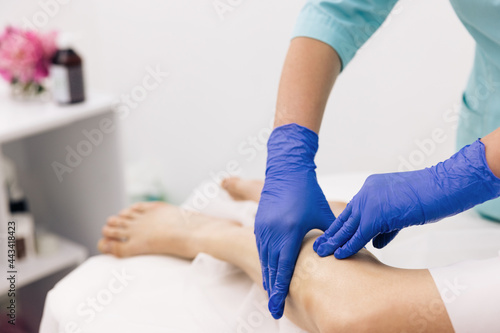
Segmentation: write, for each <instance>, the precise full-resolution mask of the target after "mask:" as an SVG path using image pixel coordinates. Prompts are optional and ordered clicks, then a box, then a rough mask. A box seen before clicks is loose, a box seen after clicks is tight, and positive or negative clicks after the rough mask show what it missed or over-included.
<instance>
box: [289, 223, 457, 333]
mask: <svg viewBox="0 0 500 333" xmlns="http://www.w3.org/2000/svg"><path fill="white" fill-rule="evenodd" d="M320 234H321V233H320V232H317V231H313V232H311V233H309V234H308V235H307V236H306V238H305V240H304V242H303V246H302V250H301V253H300V255H299V258H298V260H297V265H296V268H295V272H294V276H293V279H292V283H291V285H290V294H289V296H290V297H288V299H287V303H286V307H285V314H286V315H287V316H288V317H289V318H291V319H292V320H293V318H294V316H295V317H297V320H301V321H302V322H304V323H305V324H306V325H307V327H315V328H316V330H317V331H320V332H321V331H326V332H328V331H334V330H335V331H350V332H352V331H353V330H355V331H357V332H362V331H370V332H376V331H381V332H391V331H396V332H401V331H407V332H419V331H420V332H421V331H440V332H446V331H451V332H452V329H451V323H450V321H449V318H448V315H447V313H446V309H445V307H444V304H443V302H442V300H441V297H440V296H439V293H438V290H437V288H436V286H435V284H434V282H433V280H432V277H431V275H430V274H429V272H428V270H404V269H397V268H393V267H389V266H387V265H384V264H382V263H380V262H379V261H378V260H377V259H376V258H375V257H374V256H373V255H372V254H371V253H370V252H368V251H367V250H365V249H363V250H361V251H360V252H359V253H357V254H356V255H354V256H352V257H351V258H348V259H344V260H337V259H335V257H333V256H329V257H325V258H321V257H319V256H318V255H317V254H316V253H315V252H314V250H313V248H312V245H313V243H314V240H315V239H316V238H317V237H318V236H319V235H320ZM298 324H299V325H300V323H298ZM301 326H302V325H301Z"/></svg>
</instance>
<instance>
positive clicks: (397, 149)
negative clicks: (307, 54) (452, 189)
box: [0, 0, 472, 203]
mask: <svg viewBox="0 0 500 333" xmlns="http://www.w3.org/2000/svg"><path fill="white" fill-rule="evenodd" d="M54 1H56V0H41V1H40V3H41V4H46V3H54ZM66 1H67V2H68V4H64V5H62V4H61V5H58V7H59V8H56V7H54V6H52V7H50V8H51V10H52V13H51V14H53V15H52V17H49V16H48V15H45V17H48V18H49V19H48V23H47V24H46V25H45V24H40V23H43V20H40V19H41V18H43V16H44V15H43V14H40V12H42V13H43V9H42V6H41V5H40V3H39V2H38V1H23V2H22V4H21V3H20V2H13V1H9V2H6V1H3V2H1V3H0V12H1V13H2V16H1V17H0V26H4V25H5V24H7V23H12V24H22V22H23V20H24V18H27V19H29V20H30V21H33V16H35V18H37V19H38V21H37V22H35V23H38V24H39V25H43V26H44V29H51V28H57V29H60V30H65V31H73V32H78V33H80V34H81V39H80V40H79V41H78V42H77V43H76V46H77V49H78V50H79V51H80V53H81V54H82V55H83V56H84V57H85V61H86V63H85V65H86V79H87V83H88V84H87V86H88V88H89V89H90V90H100V91H107V92H109V93H111V94H114V95H116V96H117V98H119V97H120V96H121V94H130V92H131V91H133V89H134V88H135V87H137V85H141V84H142V81H143V79H144V77H145V76H146V75H147V70H146V68H147V67H152V68H154V67H156V66H159V67H160V68H161V69H162V70H164V71H168V72H169V77H168V78H166V79H165V80H164V81H163V83H162V84H161V85H160V86H159V87H158V88H157V89H155V90H153V91H151V92H149V94H148V96H147V98H146V99H145V100H144V101H142V102H140V103H139V105H138V107H137V108H135V109H133V110H132V111H131V113H130V115H129V116H128V117H126V118H125V119H124V120H123V121H122V126H123V141H124V147H125V159H126V163H127V164H128V165H140V164H146V165H151V167H149V169H150V170H153V171H152V172H153V173H155V172H156V173H157V174H159V175H161V176H160V177H161V178H162V180H163V182H164V183H165V185H166V187H167V192H168V195H169V197H170V199H172V200H173V201H174V202H177V203H178V202H180V201H182V200H183V199H184V198H185V196H186V195H187V194H188V193H189V191H190V189H191V188H192V187H193V186H195V185H196V184H198V183H199V182H200V181H201V180H203V179H206V178H207V177H209V174H210V172H218V171H220V170H224V169H225V168H226V164H227V162H228V161H230V160H236V161H237V162H238V163H239V164H240V165H241V168H242V171H243V175H244V176H250V177H263V171H264V164H265V151H264V149H263V148H264V147H263V146H262V145H261V146H258V148H260V150H259V151H258V154H256V157H255V158H253V156H254V155H252V154H251V153H250V150H251V149H250V147H251V145H250V141H249V140H251V137H255V136H257V135H258V134H259V133H260V134H266V133H267V132H266V127H268V126H269V122H270V120H271V117H272V114H273V108H274V104H275V99H276V91H277V86H278V82H279V75H280V71H281V67H282V63H283V59H284V56H285V54H286V50H287V46H288V43H289V36H290V34H291V30H292V28H293V25H294V21H295V18H296V16H297V14H298V12H299V10H300V8H301V7H302V5H303V3H304V1H303V0H302V1H298V0H294V1H291V0H279V1H278V0H275V1H263V0H261V1H248V0H242V1H236V0H232V1H229V2H230V3H233V4H238V3H239V5H237V6H236V7H234V8H233V9H234V10H233V11H231V12H227V13H225V15H224V17H225V19H224V20H221V19H220V17H219V16H218V14H217V12H216V11H215V9H214V7H213V0H194V1H173V0H162V1H158V0H144V1H131V0H121V1H119V0H108V1H88V0H87V1H83V0H69V1H68V0H66ZM221 1H222V2H224V3H228V0H221ZM61 2H62V1H61ZM471 61H472V41H471V39H470V37H469V36H468V35H467V33H466V31H465V30H464V28H463V27H462V26H461V25H460V22H459V21H458V19H457V18H456V17H455V16H454V14H453V11H452V9H451V7H450V5H449V3H448V2H446V1H435V0H420V1H413V0H403V1H401V3H400V5H399V7H398V9H397V11H395V12H394V14H393V15H392V16H391V18H390V20H389V21H388V23H387V24H386V25H385V26H384V27H383V28H382V30H381V31H380V33H379V34H378V35H377V36H376V37H375V38H374V39H373V40H372V41H370V42H369V43H368V44H367V45H366V46H365V47H364V48H363V49H362V50H361V51H360V52H359V54H358V56H357V57H356V59H355V60H354V61H353V62H352V63H351V64H350V65H349V67H348V68H347V69H346V70H345V72H344V73H343V74H342V76H341V78H340V79H339V81H338V84H337V86H336V88H335V89H334V93H333V95H332V98H331V100H330V103H329V105H328V110H327V112H326V116H325V119H324V123H323V127H322V130H321V140H320V153H319V155H318V158H317V164H318V165H319V169H318V170H319V172H320V173H332V172H345V171H353V170H356V171H364V170H372V171H375V172H386V171H392V170H397V169H398V166H399V165H400V159H401V158H403V159H406V160H408V159H409V158H410V157H412V158H413V161H414V162H417V163H415V166H416V167H423V166H425V165H429V164H431V163H435V162H437V161H439V160H441V159H444V158H446V157H447V156H449V155H450V154H451V153H452V152H453V149H454V138H453V126H454V121H453V119H452V117H450V116H456V113H449V112H448V110H453V107H454V105H455V108H456V104H457V103H458V102H459V101H460V94H461V90H462V88H463V87H464V85H465V81H466V77H467V75H468V72H469V70H470V65H471ZM455 112H456V110H455ZM436 128H438V129H442V130H443V131H444V132H445V133H446V135H447V139H446V140H444V142H443V143H440V144H437V145H436V147H437V148H436V149H435V150H434V151H431V152H430V153H428V154H426V156H425V160H422V161H419V160H418V157H419V154H421V155H422V156H423V155H424V154H423V153H419V152H418V151H417V150H416V149H417V148H418V147H417V145H416V143H415V140H426V139H428V138H431V134H432V132H433V130H434V129H436ZM257 141H258V139H257ZM257 143H259V142H257ZM238 147H240V149H238ZM427 148H429V147H427ZM431 148H432V147H431ZM252 149H253V148H252ZM248 160H250V161H248ZM154 170H156V171H154Z"/></svg>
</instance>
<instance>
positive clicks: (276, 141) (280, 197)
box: [255, 124, 335, 319]
mask: <svg viewBox="0 0 500 333" xmlns="http://www.w3.org/2000/svg"><path fill="white" fill-rule="evenodd" d="M267 148H268V157H267V169H266V181H265V183H264V188H263V190H262V195H261V197H260V202H259V208H258V210H257V215H256V216H255V237H256V239H257V247H258V250H259V257H260V264H261V266H262V280H263V285H264V289H266V290H267V293H268V295H269V311H271V314H272V315H273V317H274V318H276V319H278V318H281V316H282V315H283V311H284V306H285V298H286V296H287V294H288V288H289V286H290V280H291V279H292V275H293V271H294V269H295V262H296V261H297V257H298V255H299V251H300V248H301V246H302V240H303V239H304V236H305V235H306V234H307V232H309V231H310V230H312V229H321V230H323V231H325V230H326V229H327V228H328V227H329V226H330V224H331V223H332V222H333V221H334V220H335V216H334V215H333V213H332V211H331V209H330V206H329V205H328V202H327V201H326V198H325V195H324V194H323V191H321V188H320V187H319V185H318V181H317V180H316V172H315V171H314V170H315V169H316V165H315V164H314V155H315V154H316V151H317V150H318V135H317V134H316V133H314V132H313V131H311V130H309V129H307V128H305V127H302V126H299V125H297V124H288V125H284V126H281V127H277V128H276V129H275V130H274V131H273V132H272V134H271V136H270V138H269V141H268V143H267Z"/></svg>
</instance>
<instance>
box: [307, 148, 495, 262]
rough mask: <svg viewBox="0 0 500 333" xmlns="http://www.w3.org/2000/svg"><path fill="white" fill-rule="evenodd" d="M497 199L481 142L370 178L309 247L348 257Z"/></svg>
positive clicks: (382, 245) (380, 246) (320, 251)
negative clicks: (433, 161) (431, 162)
mask: <svg viewBox="0 0 500 333" xmlns="http://www.w3.org/2000/svg"><path fill="white" fill-rule="evenodd" d="M499 195H500V179H498V178H497V177H496V176H495V175H494V174H493V173H492V172H491V170H490V169H489V167H488V164H487V162H486V158H485V148H484V145H483V143H482V142H481V141H479V140H478V141H476V142H475V143H473V144H472V145H470V146H466V147H464V148H463V149H462V150H460V151H459V152H458V153H457V154H455V155H453V156H452V157H451V158H450V159H448V160H446V161H444V162H442V163H439V164H438V165H436V166H433V167H431V168H427V169H425V170H418V171H411V172H399V173H392V174H379V175H372V176H370V177H368V178H367V180H366V181H365V184H364V185H363V187H362V188H361V190H360V191H359V193H358V194H356V195H355V196H354V198H353V199H352V200H351V202H349V204H348V205H347V207H346V209H345V210H344V211H343V212H342V213H341V214H340V215H339V216H338V218H337V219H336V220H335V222H334V223H333V224H332V225H331V226H330V228H329V229H328V230H327V231H326V232H325V233H324V235H322V236H321V237H319V238H318V239H317V240H316V242H315V243H314V250H315V251H316V252H317V253H318V254H319V255H320V256H327V255H331V254H332V253H333V254H334V255H335V257H336V258H338V259H343V258H347V257H349V256H351V255H353V254H355V253H356V252H358V251H359V250H361V249H362V248H363V247H364V246H365V245H366V244H367V243H368V242H369V241H370V240H371V239H372V238H373V246H375V247H376V248H382V247H384V246H385V245H387V244H388V243H389V242H390V241H391V240H392V239H394V237H395V236H396V234H397V233H398V231H399V230H400V229H402V228H405V227H408V226H411V225H419V224H424V223H429V222H434V221H437V220H439V219H442V218H444V217H446V216H450V215H454V214H457V213H460V212H462V211H464V210H467V209H469V208H472V207H473V206H475V205H477V204H480V203H483V202H485V201H487V200H490V199H493V198H496V197H498V196H499Z"/></svg>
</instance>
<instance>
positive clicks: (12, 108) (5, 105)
mask: <svg viewBox="0 0 500 333" xmlns="http://www.w3.org/2000/svg"><path fill="white" fill-rule="evenodd" d="M112 107H113V101H112V99H111V97H110V96H108V95H104V94H98V93H92V94H90V96H89V98H88V99H87V100H86V101H85V102H83V103H80V104H74V105H63V106H60V105H57V104H54V103H53V102H43V103H35V102H20V101H15V100H12V99H9V98H4V99H2V100H1V102H0V142H6V141H11V140H15V139H20V138H23V137H26V136H30V135H34V134H38V133H41V132H43V131H48V130H51V129H54V128H57V127H62V126H65V125H68V124H71V123H73V122H76V121H78V120H82V119H86V118H89V117H92V116H95V115H98V114H101V113H106V112H109V110H110V109H111V108H112Z"/></svg>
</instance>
